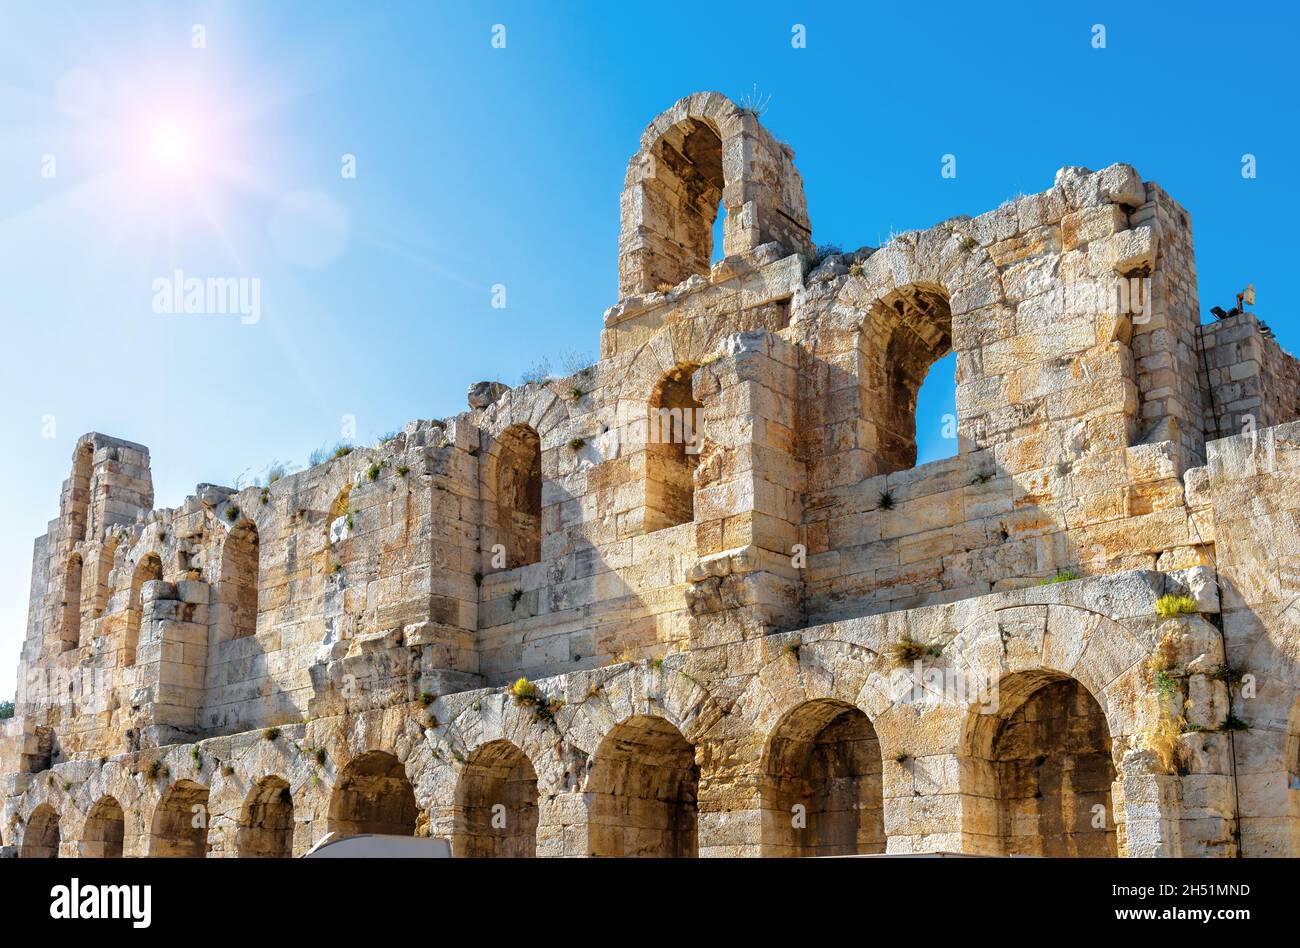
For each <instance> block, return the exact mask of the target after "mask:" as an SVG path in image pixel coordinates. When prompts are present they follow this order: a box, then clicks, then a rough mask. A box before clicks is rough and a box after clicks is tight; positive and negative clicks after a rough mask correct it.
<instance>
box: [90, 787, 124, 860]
mask: <svg viewBox="0 0 1300 948" xmlns="http://www.w3.org/2000/svg"><path fill="white" fill-rule="evenodd" d="M125 836H126V816H125V814H123V812H122V804H120V803H118V802H117V800H116V799H115V798H114V797H100V798H99V800H98V802H96V804H95V805H94V806H93V807H91V810H90V815H89V816H87V817H86V827H85V829H84V830H83V831H82V834H81V845H80V846H79V847H78V852H79V853H80V854H81V855H82V856H83V857H88V858H92V859H120V858H121V857H122V840H123V839H124V838H125Z"/></svg>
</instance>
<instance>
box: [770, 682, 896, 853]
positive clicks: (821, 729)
mask: <svg viewBox="0 0 1300 948" xmlns="http://www.w3.org/2000/svg"><path fill="white" fill-rule="evenodd" d="M761 796H762V800H763V855H765V856H854V855H862V854H868V853H883V852H884V851H885V818H884V790H883V784H882V773H881V758H880V741H879V740H878V739H877V737H876V731H875V728H873V727H872V726H871V721H870V720H868V718H867V716H866V715H865V714H863V713H862V711H861V710H860V709H858V708H855V707H854V706H853V705H850V704H846V703H844V702H841V701H831V700H818V701H809V702H806V703H805V704H801V705H799V706H798V707H797V708H795V709H794V710H792V711H790V712H789V713H788V714H786V715H785V717H784V718H782V719H781V722H780V723H779V724H778V725H777V726H776V729H775V730H774V731H773V732H772V736H771V738H770V739H769V741H768V745H767V749H766V753H765V755H764V761H763V782H762V785H761Z"/></svg>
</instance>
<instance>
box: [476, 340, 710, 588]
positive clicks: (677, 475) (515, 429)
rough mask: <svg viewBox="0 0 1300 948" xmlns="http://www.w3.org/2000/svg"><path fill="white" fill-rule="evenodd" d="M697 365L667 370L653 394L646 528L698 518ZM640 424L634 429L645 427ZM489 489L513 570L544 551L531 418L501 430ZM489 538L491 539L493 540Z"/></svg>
mask: <svg viewBox="0 0 1300 948" xmlns="http://www.w3.org/2000/svg"><path fill="white" fill-rule="evenodd" d="M697 368H698V366H697V365H693V364H683V365H679V366H677V367H675V368H674V369H672V370H671V371H669V372H667V373H666V374H665V375H664V376H663V377H662V378H661V379H660V380H659V382H658V383H657V384H656V385H655V386H654V388H653V390H652V391H651V393H650V398H649V401H648V405H647V413H646V419H645V425H644V437H645V444H644V452H645V457H644V480H643V488H644V492H645V493H644V500H643V508H644V513H643V519H642V524H641V532H643V533H653V532H655V531H657V530H664V529H667V528H669V527H675V526H679V525H681V524H686V523H691V522H692V521H693V520H694V518H695V503H694V498H695V471H696V469H697V467H698V466H699V458H700V450H701V445H702V436H701V427H702V422H703V406H702V405H701V404H700V402H699V401H698V400H696V398H695V396H694V393H693V391H692V382H691V376H692V373H694V371H695V370H696V369H697ZM640 430H641V429H640V427H639V426H636V431H637V433H638V434H639V433H640ZM487 479H488V487H489V490H488V492H487V496H489V497H491V498H492V500H493V501H494V503H495V518H494V521H495V522H493V519H492V518H489V519H488V523H487V525H488V526H489V528H494V530H495V536H494V537H493V538H492V539H493V540H494V542H495V543H500V544H501V545H502V546H503V547H504V549H505V558H504V563H502V562H496V563H494V564H493V565H494V566H495V567H497V568H502V566H504V568H505V569H514V568H516V567H520V566H527V565H529V564H531V563H536V562H539V561H540V560H541V556H542V523H543V516H542V480H543V478H542V439H541V436H540V435H539V434H538V432H537V430H536V429H535V428H533V427H532V426H531V425H530V424H528V423H526V422H516V423H515V424H512V425H510V426H509V427H507V428H506V429H505V430H504V431H502V432H501V433H500V434H499V435H498V436H497V437H496V444H495V445H494V450H493V460H492V462H491V466H490V467H489V469H488V471H487ZM493 545H494V544H493V543H488V544H487V546H489V547H490V546H493Z"/></svg>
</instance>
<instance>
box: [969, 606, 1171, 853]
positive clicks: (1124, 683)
mask: <svg viewBox="0 0 1300 948" xmlns="http://www.w3.org/2000/svg"><path fill="white" fill-rule="evenodd" d="M1052 594H1053V593H1042V595H1052ZM1055 594H1057V595H1060V594H1061V593H1060V592H1059V591H1057V592H1056V593H1055ZM944 656H945V659H948V660H950V662H951V664H952V667H953V671H954V674H955V675H956V676H957V677H958V678H960V679H961V680H962V684H963V689H962V691H963V693H964V694H966V695H968V696H969V703H968V705H967V708H966V710H965V714H964V716H963V717H962V719H961V727H960V734H959V736H958V738H957V741H956V744H957V746H956V752H957V759H958V760H957V763H958V770H959V778H958V782H959V786H960V791H961V795H962V839H963V846H964V848H965V849H966V850H967V851H970V852H981V853H988V854H1004V853H1026V852H1034V854H1040V855H1042V854H1049V855H1095V856H1103V855H1115V854H1116V853H1117V851H1118V845H1119V840H1120V839H1121V838H1122V836H1123V833H1122V832H1121V830H1120V824H1122V823H1123V822H1124V821H1125V816H1124V812H1123V808H1122V807H1119V806H1118V805H1117V803H1118V796H1119V795H1120V794H1119V793H1118V791H1119V788H1120V786H1121V783H1122V780H1123V777H1124V774H1123V773H1122V772H1121V770H1120V762H1121V759H1122V756H1123V751H1124V749H1125V748H1126V746H1127V745H1128V744H1129V743H1131V741H1132V739H1133V738H1134V737H1135V736H1136V735H1137V734H1138V733H1139V731H1140V720H1139V715H1140V713H1141V709H1142V707H1143V706H1144V704H1145V702H1144V700H1143V697H1144V695H1145V694H1146V692H1147V687H1146V684H1145V681H1144V670H1145V668H1146V664H1147V661H1148V659H1149V657H1150V649H1149V648H1148V647H1147V646H1145V645H1143V643H1141V642H1139V641H1138V640H1137V639H1136V637H1135V636H1134V635H1133V634H1132V633H1131V632H1130V631H1129V630H1128V629H1127V628H1125V626H1124V625H1122V624H1121V623H1119V622H1117V621H1115V620H1114V619H1112V618H1110V617H1109V616H1106V615H1104V614H1102V613H1099V612H1095V611H1093V610H1091V609H1088V608H1085V607H1083V606H1078V605H1073V604H1070V603H1059V602H1057V603H1033V604H1028V605H1018V606H1004V607H1002V608H999V609H994V610H988V611H983V612H980V613H978V614H976V615H974V616H971V617H970V618H969V619H967V620H966V621H965V622H964V623H963V624H962V628H961V631H959V632H958V633H957V635H956V636H955V637H954V638H953V640H952V641H951V642H950V643H949V644H948V645H947V646H945V648H944ZM1074 774H1077V780H1076V781H1075V782H1074V783H1070V782H1068V781H1066V780H1064V779H1063V778H1064V777H1065V776H1066V775H1074ZM1076 791H1077V792H1076ZM1098 807H1100V808H1101V809H1100V811H1099V810H1098V809H1096V808H1098ZM1099 817H1100V818H1099ZM1094 824H1096V825H1094ZM1031 825H1032V826H1033V827H1034V829H1033V832H1031V833H1027V834H1025V833H1020V832H1016V830H1017V829H1018V828H1023V827H1026V826H1031ZM1035 850H1036V851H1035Z"/></svg>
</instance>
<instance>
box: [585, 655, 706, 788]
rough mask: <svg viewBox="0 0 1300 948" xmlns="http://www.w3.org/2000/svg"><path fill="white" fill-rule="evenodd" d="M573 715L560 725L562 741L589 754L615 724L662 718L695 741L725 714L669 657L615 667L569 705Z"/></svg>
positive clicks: (703, 738) (689, 740) (674, 659)
mask: <svg viewBox="0 0 1300 948" xmlns="http://www.w3.org/2000/svg"><path fill="white" fill-rule="evenodd" d="M570 707H571V708H572V710H573V716H572V717H571V718H570V719H569V721H568V723H567V725H566V726H564V727H563V728H562V729H561V737H562V739H563V740H564V742H565V743H566V744H568V745H571V746H572V747H574V748H576V749H577V750H578V751H580V752H582V753H584V754H586V755H587V757H588V761H589V762H590V758H591V757H592V755H594V754H595V752H596V749H597V748H598V747H599V746H600V745H601V744H602V743H603V742H604V741H605V739H606V738H607V737H608V736H609V733H610V730H611V728H612V727H613V726H614V722H618V721H625V720H628V719H630V718H633V717H637V716H644V717H658V718H663V719H664V720H665V721H666V722H668V723H669V724H671V725H672V726H673V727H674V728H676V729H677V730H678V731H679V732H681V734H682V736H683V737H684V738H685V739H686V740H687V742H689V743H690V744H692V745H698V744H699V743H701V742H702V741H704V740H706V739H707V736H708V734H709V733H710V731H711V730H712V729H713V727H714V726H715V725H716V724H717V723H718V722H719V721H720V720H721V719H722V718H723V717H724V711H723V708H722V706H721V705H719V704H718V702H717V700H716V699H715V698H714V697H713V695H712V694H710V693H709V691H708V690H707V689H706V688H705V687H704V686H703V685H701V684H700V683H699V682H697V681H696V680H695V679H693V678H691V677H690V676H689V675H688V674H686V673H685V672H684V671H683V670H680V669H679V666H678V659H677V657H676V656H671V657H669V658H668V659H665V660H664V662H663V663H662V664H660V665H658V666H656V665H654V664H651V663H649V662H637V663H634V664H629V665H626V666H624V667H623V668H620V669H617V670H615V671H613V673H612V674H611V675H610V676H609V677H608V678H605V679H604V680H603V681H602V682H601V683H600V685H599V686H598V687H597V688H596V689H595V691H594V693H593V695H592V696H591V697H590V698H588V699H587V700H585V701H582V702H580V703H576V704H573V705H570Z"/></svg>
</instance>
